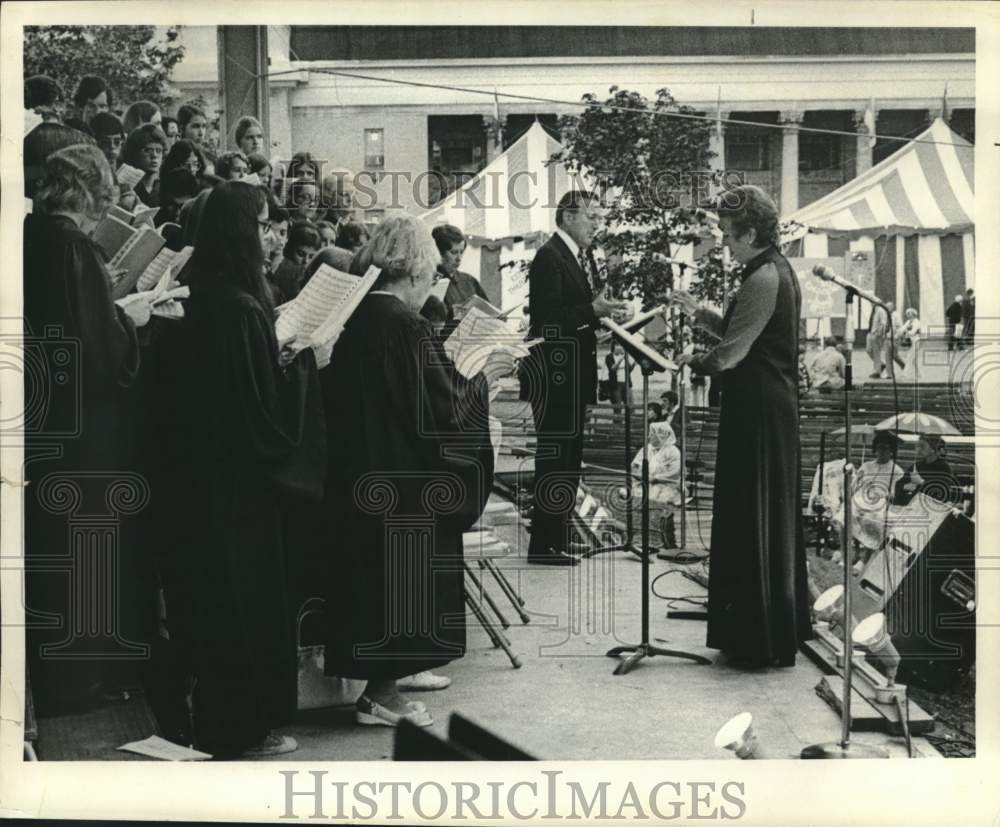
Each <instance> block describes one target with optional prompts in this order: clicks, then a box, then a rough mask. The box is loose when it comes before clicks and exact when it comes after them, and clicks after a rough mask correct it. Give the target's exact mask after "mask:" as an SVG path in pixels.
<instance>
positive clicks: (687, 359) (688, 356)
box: [674, 353, 698, 368]
mask: <svg viewBox="0 0 1000 827" xmlns="http://www.w3.org/2000/svg"><path fill="white" fill-rule="evenodd" d="M697 358H698V354H697V353H682V354H681V355H680V356H678V357H677V358H676V359H675V360H674V361H675V362H676V364H677V367H679V368H682V367H684V366H685V365H690V364H691V363H692V362H693V361H694V360H695V359H697Z"/></svg>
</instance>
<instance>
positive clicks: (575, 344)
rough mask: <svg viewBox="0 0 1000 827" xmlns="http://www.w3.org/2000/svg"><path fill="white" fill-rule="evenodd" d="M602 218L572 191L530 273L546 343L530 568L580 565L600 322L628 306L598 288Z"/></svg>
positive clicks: (537, 396) (539, 370) (535, 327)
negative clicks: (586, 433) (580, 490)
mask: <svg viewBox="0 0 1000 827" xmlns="http://www.w3.org/2000/svg"><path fill="white" fill-rule="evenodd" d="M602 219H603V216H602V213H601V209H600V203H599V201H598V199H597V197H596V196H595V195H593V194H592V193H587V192H581V191H572V192H568V193H566V194H565V195H564V196H563V197H562V198H560V199H559V203H558V204H557V205H556V231H555V233H554V234H553V235H552V237H551V238H550V239H549V240H548V241H547V242H546V243H545V244H544V245H543V246H542V247H541V248H540V249H539V250H538V252H537V253H536V254H535V259H534V261H532V263H531V269H530V271H529V273H528V280H529V298H528V304H529V307H530V308H531V336H532V337H544V338H545V340H546V341H545V342H544V343H543V344H541V345H539V346H538V348H537V349H536V352H535V353H534V354H533V358H534V359H536V362H535V368H536V370H535V375H536V377H537V379H538V380H539V381H538V383H537V384H538V385H540V386H537V387H535V388H533V389H532V393H531V407H532V413H533V415H534V420H535V433H536V435H537V442H536V445H537V453H536V456H535V497H534V511H533V515H532V530H531V543H530V545H529V546H528V562H530V563H537V564H540V565H575V564H576V563H577V560H576V558H574V557H572V556H570V555H568V554H566V552H565V549H566V546H567V541H568V537H567V526H566V523H567V520H568V517H569V514H570V512H571V511H572V509H573V506H574V505H575V504H576V490H577V487H578V485H579V482H580V463H581V461H582V459H583V425H584V420H585V418H586V412H587V405H588V404H591V403H594V402H596V401H597V340H596V334H595V330H596V327H597V325H598V324H599V323H600V319H602V318H603V317H605V316H611V315H613V314H624V313H626V312H627V306H626V305H625V304H624V303H623V302H618V301H615V300H613V299H610V298H609V297H608V296H607V295H606V294H605V293H604V291H603V290H602V289H595V288H597V287H598V285H596V284H595V279H597V268H596V265H595V262H594V259H593V255H592V253H591V251H590V249H589V248H590V245H591V243H592V242H593V240H594V235H595V234H596V233H597V231H598V229H599V228H600V225H601V221H602Z"/></svg>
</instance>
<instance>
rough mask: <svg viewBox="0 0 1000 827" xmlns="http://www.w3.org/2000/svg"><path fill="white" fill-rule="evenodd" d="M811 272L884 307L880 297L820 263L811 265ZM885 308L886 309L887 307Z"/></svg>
mask: <svg viewBox="0 0 1000 827" xmlns="http://www.w3.org/2000/svg"><path fill="white" fill-rule="evenodd" d="M812 272H813V275H814V276H816V277H818V278H821V279H823V281H832V282H833V283H834V284H836V285H837V287H840V288H843V289H844V290H847V291H848V292H850V293H853V294H854V295H855V296H860V297H861V298H863V299H864V300H865V301H869V302H871V303H872V304H874V305H877V306H878V307H885V302H884V301H882V299H880V298H879V297H878V296H876V295H875V294H874V293H869V292H868V291H867V290H862V289H861V288H860V287H858V286H857V285H856V284H852V283H851V282H849V281H848V280H847V279H845V278H843V277H842V276H838V275H837V274H836V273H834V272H833V270H831V269H830V268H829V267H825V266H824V265H822V264H817V265H816V266H815V267H813V269H812ZM886 309H887V310H888V308H886Z"/></svg>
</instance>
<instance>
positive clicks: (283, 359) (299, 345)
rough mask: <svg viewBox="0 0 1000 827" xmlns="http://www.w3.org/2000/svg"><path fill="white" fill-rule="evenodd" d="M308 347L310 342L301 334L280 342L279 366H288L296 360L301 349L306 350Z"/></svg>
mask: <svg viewBox="0 0 1000 827" xmlns="http://www.w3.org/2000/svg"><path fill="white" fill-rule="evenodd" d="M306 347H308V342H306V341H305V340H304V339H303V338H302V337H301V336H300V335H299V334H295V335H294V336H291V337H289V338H288V339H283V340H282V341H280V342H278V366H279V367H282V368H286V367H288V366H289V365H290V364H291V363H292V362H293V361H294V360H295V357H296V356H297V355H298V353H299V351H300V350H304V349H305V348H306Z"/></svg>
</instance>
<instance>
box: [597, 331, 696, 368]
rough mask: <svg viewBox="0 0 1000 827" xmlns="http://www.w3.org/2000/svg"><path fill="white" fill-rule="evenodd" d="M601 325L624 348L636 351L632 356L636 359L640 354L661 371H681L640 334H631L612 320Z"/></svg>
mask: <svg viewBox="0 0 1000 827" xmlns="http://www.w3.org/2000/svg"><path fill="white" fill-rule="evenodd" d="M601 323H602V324H603V325H604V326H605V327H606V328H608V329H609V330H611V331H612V332H614V333H616V334H617V335H618V338H619V340H620V342H621V344H622V345H623V346H625V347H627V348H630V349H631V350H633V351H635V352H634V353H633V354H632V356H633V358H636V355H637V354H638V355H641V356H642V358H644V359H646V360H647V361H649V362H650V363H651V364H653V365H656V366H657V367H658V368H659V369H660V370H669V371H671V372H675V371H677V370H679V368H678V367H677V365H676V364H675V363H674V362H672V361H671V360H670V359H667V358H666V357H665V356H664V355H663V354H661V353H660V352H659V351H656V350H654V349H653V348H651V347H650V346H649V345H647V344H646V343H645V342H644V341H643V340H642V339H640V338H639V333H638V332H635V333H630V332H629V331H628V330H626V329H625V328H624V327H623V326H621V325H619V324H616V323H615V322H613V321H611V319H601Z"/></svg>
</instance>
